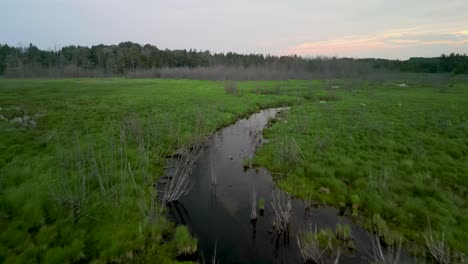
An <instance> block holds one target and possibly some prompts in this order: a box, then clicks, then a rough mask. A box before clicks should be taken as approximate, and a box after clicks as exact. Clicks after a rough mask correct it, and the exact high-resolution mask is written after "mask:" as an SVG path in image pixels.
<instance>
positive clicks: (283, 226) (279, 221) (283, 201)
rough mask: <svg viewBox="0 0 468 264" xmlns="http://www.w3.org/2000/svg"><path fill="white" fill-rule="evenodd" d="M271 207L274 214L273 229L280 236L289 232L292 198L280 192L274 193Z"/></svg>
mask: <svg viewBox="0 0 468 264" xmlns="http://www.w3.org/2000/svg"><path fill="white" fill-rule="evenodd" d="M271 206H272V207H273V212H274V216H273V227H274V228H275V230H276V231H277V232H278V233H280V234H281V233H284V232H288V229H289V222H290V220H291V215H292V204H291V198H289V196H287V195H285V194H282V193H281V192H280V191H273V200H272V202H271Z"/></svg>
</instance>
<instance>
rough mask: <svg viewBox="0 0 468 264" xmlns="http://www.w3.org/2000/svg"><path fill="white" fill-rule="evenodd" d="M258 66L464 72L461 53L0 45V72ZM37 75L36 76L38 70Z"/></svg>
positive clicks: (467, 66)
mask: <svg viewBox="0 0 468 264" xmlns="http://www.w3.org/2000/svg"><path fill="white" fill-rule="evenodd" d="M214 66H216V67H219V66H223V67H234V68H261V69H269V70H274V71H300V72H320V73H329V72H332V73H344V72H358V73H369V72H370V71H376V70H387V71H388V70H389V71H403V72H419V73H455V74H468V56H467V55H466V54H463V55H462V54H453V53H452V54H450V55H448V56H446V55H442V56H440V57H435V58H410V59H409V60H405V61H400V60H387V59H354V58H336V57H315V58H305V57H301V56H297V55H290V56H273V55H263V54H238V53H233V52H228V53H211V52H210V51H200V50H198V51H197V50H193V49H190V50H169V49H158V48H157V47H156V46H153V45H150V44H146V45H140V44H137V43H132V42H122V43H120V44H118V45H103V44H101V45H95V46H92V47H86V46H73V45H72V46H66V47H63V48H61V49H59V50H41V49H39V48H38V47H37V46H35V45H33V44H30V45H29V46H27V47H13V46H8V45H1V44H0V75H8V73H9V72H15V71H16V72H18V71H23V72H25V71H37V72H38V73H40V72H44V71H45V70H47V69H49V70H50V69H61V68H64V67H68V68H69V69H71V70H74V71H86V72H94V73H96V74H97V73H99V74H101V75H102V74H105V75H125V74H126V73H129V72H136V71H141V70H154V69H162V68H198V67H214ZM39 75H40V74H39Z"/></svg>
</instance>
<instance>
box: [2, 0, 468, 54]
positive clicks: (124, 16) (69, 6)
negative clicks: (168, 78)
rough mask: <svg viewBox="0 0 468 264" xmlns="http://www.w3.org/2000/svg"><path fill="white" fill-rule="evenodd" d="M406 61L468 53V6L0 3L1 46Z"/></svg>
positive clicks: (238, 1) (464, 0)
mask: <svg viewBox="0 0 468 264" xmlns="http://www.w3.org/2000/svg"><path fill="white" fill-rule="evenodd" d="M122 41H132V42H137V43H140V44H146V43H149V44H152V45H156V46H157V47H158V48H163V49H164V48H169V49H190V48H194V49H197V50H200V49H201V50H210V51H212V52H228V51H234V52H239V53H264V54H267V53H269V54H274V55H285V54H298V55H302V56H317V55H325V56H340V57H341V56H347V57H379V58H392V59H396V58H399V59H406V58H409V57H416V56H423V57H428V56H439V55H440V54H442V53H446V54H447V53H451V52H455V53H468V0H385V1H384V0H302V1H299V0H290V1H286V0H284V1H279V0H235V1H223V0H195V1H188V0H167V1H160V0H133V1H130V0H128V1H121V0H0V43H3V44H9V45H15V46H17V45H28V44H29V43H33V44H36V45H37V46H38V47H40V48H42V49H53V48H54V47H57V48H60V47H63V46H66V45H70V44H73V45H86V46H91V45H97V44H101V43H102V44H118V43H120V42H122Z"/></svg>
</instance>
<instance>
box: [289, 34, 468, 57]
mask: <svg viewBox="0 0 468 264" xmlns="http://www.w3.org/2000/svg"><path fill="white" fill-rule="evenodd" d="M465 44H468V30H460V31H456V32H453V31H452V32H448V31H447V30H434V31H431V30H428V29H417V28H406V29H395V30H390V31H386V32H381V33H377V34H375V35H362V36H360V35H358V36H348V37H342V38H336V39H331V40H324V41H306V42H303V43H299V44H297V45H295V46H293V47H290V48H289V49H287V50H286V51H284V52H283V54H298V55H302V56H320V55H326V56H358V57H360V56H362V55H363V54H367V53H369V52H375V51H384V50H390V49H404V48H410V47H411V48H414V47H418V46H421V47H423V46H428V45H443V46H446V47H447V49H450V48H451V47H455V46H460V45H465ZM467 50H468V47H467Z"/></svg>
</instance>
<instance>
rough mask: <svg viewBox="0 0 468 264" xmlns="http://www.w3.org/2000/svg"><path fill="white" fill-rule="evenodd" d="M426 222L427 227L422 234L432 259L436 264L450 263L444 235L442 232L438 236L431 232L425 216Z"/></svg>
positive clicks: (429, 223)
mask: <svg viewBox="0 0 468 264" xmlns="http://www.w3.org/2000/svg"><path fill="white" fill-rule="evenodd" d="M427 222H428V227H427V230H426V232H425V233H424V234H423V236H424V240H425V242H426V248H427V250H428V251H429V253H430V254H431V256H432V258H433V259H434V260H435V261H437V263H440V264H449V263H451V261H450V260H451V252H450V248H449V246H448V244H447V242H446V241H445V233H444V232H442V233H441V234H440V235H439V234H435V233H434V232H433V231H432V227H431V221H430V219H429V216H427Z"/></svg>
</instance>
